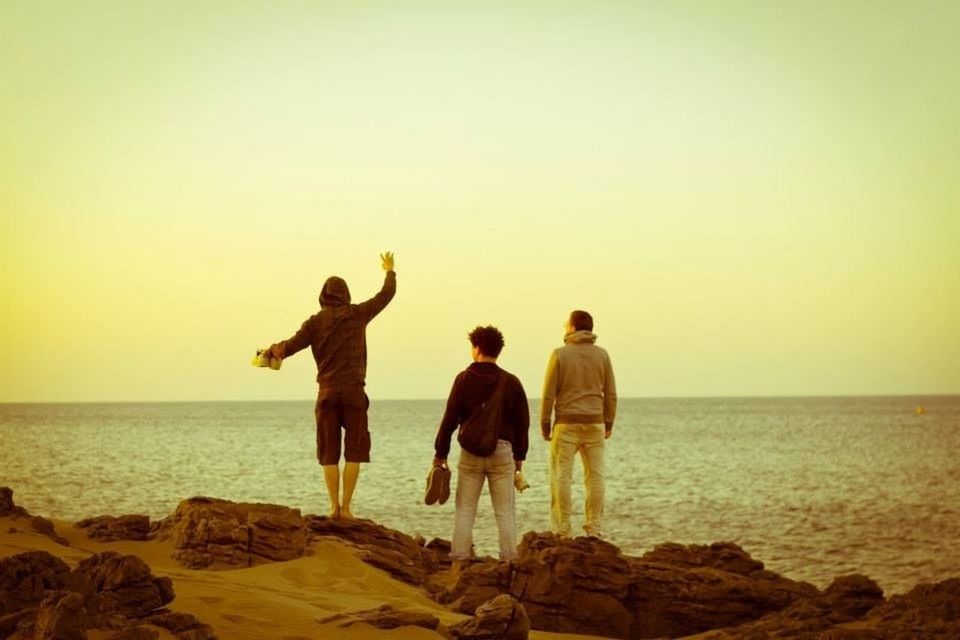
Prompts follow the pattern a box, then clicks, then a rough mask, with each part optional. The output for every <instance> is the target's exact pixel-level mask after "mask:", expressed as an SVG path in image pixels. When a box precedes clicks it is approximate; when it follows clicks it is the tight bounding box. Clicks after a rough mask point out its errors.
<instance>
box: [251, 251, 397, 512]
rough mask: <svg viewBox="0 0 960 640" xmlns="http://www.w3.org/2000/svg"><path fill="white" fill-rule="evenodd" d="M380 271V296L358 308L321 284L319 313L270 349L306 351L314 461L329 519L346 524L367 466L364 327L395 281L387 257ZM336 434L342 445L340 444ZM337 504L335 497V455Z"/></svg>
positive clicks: (331, 283) (339, 290) (339, 284)
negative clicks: (311, 376) (313, 385)
mask: <svg viewBox="0 0 960 640" xmlns="http://www.w3.org/2000/svg"><path fill="white" fill-rule="evenodd" d="M380 259H381V266H382V267H383V270H384V271H386V275H385V276H384V281H383V287H382V288H381V289H380V291H379V292H378V293H377V294H376V295H375V296H373V297H372V298H370V299H369V300H366V301H364V302H361V303H360V304H351V303H350V289H349V288H348V287H347V283H346V282H345V281H344V280H343V278H339V277H337V276H333V277H330V278H327V281H326V282H325V283H324V284H323V289H321V291H320V307H321V308H320V311H319V312H318V313H315V314H314V315H312V316H310V317H309V318H307V319H306V320H305V321H304V322H303V324H302V325H300V329H298V330H297V332H296V333H295V334H294V335H293V336H292V337H291V338H289V339H288V340H283V341H281V342H277V343H275V344H272V345H270V348H269V352H270V354H271V355H272V356H273V357H275V358H280V359H283V358H289V357H290V356H292V355H293V354H295V353H297V352H299V351H301V350H303V349H305V348H307V347H310V350H311V351H312V352H313V359H314V361H315V362H316V363H317V383H318V390H317V403H316V406H315V408H314V418H315V420H316V424H317V461H318V462H319V463H320V465H321V466H322V467H323V477H324V481H325V483H326V485H327V492H328V493H329V495H330V514H331V515H332V516H333V517H344V518H351V517H353V514H352V512H351V510H350V502H351V500H352V498H353V491H354V489H355V487H356V484H357V478H358V477H359V474H360V463H362V462H370V432H369V429H368V425H367V408H368V407H369V406H370V399H369V398H368V397H367V394H366V391H365V390H364V386H365V385H366V379H367V335H366V328H367V324H368V323H369V322H370V321H371V320H372V319H373V318H374V317H375V316H376V315H377V314H378V313H380V312H381V311H383V309H384V307H386V306H387V304H388V303H389V302H390V300H392V299H393V296H394V294H395V293H396V291H397V276H396V273H395V272H394V270H393V254H392V253H389V252H388V253H386V254H384V255H381V256H380ZM341 432H342V436H343V440H342V442H341ZM341 449H343V454H344V459H345V460H346V464H345V465H344V471H343V499H342V500H341V499H340V497H339V492H340V468H339V464H340V452H341Z"/></svg>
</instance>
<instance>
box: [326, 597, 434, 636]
mask: <svg viewBox="0 0 960 640" xmlns="http://www.w3.org/2000/svg"><path fill="white" fill-rule="evenodd" d="M318 622H319V623H320V624H329V623H333V622H335V623H337V626H338V627H341V628H344V627H350V626H353V625H355V624H359V623H361V622H362V623H365V624H369V625H370V626H373V627H376V628H378V629H396V628H397V627H408V626H413V627H423V628H425V629H430V630H431V631H435V630H436V629H437V627H439V626H440V619H439V618H438V617H437V616H434V615H431V614H429V613H422V612H419V611H410V610H408V609H395V608H394V607H393V606H391V605H389V604H385V605H383V606H381V607H378V608H376V609H368V610H365V611H351V612H349V613H339V614H336V615H333V616H328V617H326V618H322V619H321V620H318Z"/></svg>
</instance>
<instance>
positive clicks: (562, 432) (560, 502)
mask: <svg viewBox="0 0 960 640" xmlns="http://www.w3.org/2000/svg"><path fill="white" fill-rule="evenodd" d="M596 340H597V336H596V335H595V334H594V333H593V318H592V317H591V316H590V314H589V313H587V312H586V311H574V312H572V313H571V314H570V318H569V320H568V321H567V325H566V333H565V335H564V337H563V341H564V346H562V347H560V348H559V349H555V350H554V351H553V352H552V353H551V354H550V361H549V362H548V364H547V373H546V376H545V379H544V383H543V394H542V396H541V404H540V428H541V431H542V433H543V437H544V439H545V440H549V441H550V521H551V524H552V526H553V529H554V531H556V532H557V533H559V534H561V535H570V511H571V506H570V482H571V480H572V475H573V458H574V457H575V456H576V454H577V453H579V454H580V456H581V458H582V460H583V473H584V480H585V481H586V485H587V492H586V494H587V495H586V505H585V512H586V523H585V524H584V527H583V528H584V530H586V532H587V533H588V534H589V535H596V536H601V535H602V531H603V529H602V526H603V523H602V520H603V506H604V441H605V440H606V439H607V438H609V437H610V436H611V434H612V433H613V420H614V418H615V416H616V411H617V390H616V384H615V382H614V377H613V366H612V365H611V364H610V356H609V355H608V354H607V352H606V350H605V349H602V348H600V347H598V346H596V345H595V344H594V342H596ZM554 414H555V420H553V421H551V418H552V417H553V416H554Z"/></svg>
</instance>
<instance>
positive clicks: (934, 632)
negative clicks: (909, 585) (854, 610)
mask: <svg viewBox="0 0 960 640" xmlns="http://www.w3.org/2000/svg"><path fill="white" fill-rule="evenodd" d="M859 626H862V627H864V628H866V629H869V630H870V631H871V632H872V633H874V634H876V636H875V637H876V638H878V639H880V640H908V639H913V638H924V639H927V638H930V639H940V638H943V639H944V640H946V639H947V638H951V639H954V640H955V639H956V638H960V578H950V579H949V580H944V581H942V582H938V583H935V584H921V585H918V586H916V587H914V588H913V589H911V590H910V591H909V592H908V593H906V594H904V595H897V596H892V597H891V598H890V599H889V600H888V601H887V602H885V603H883V604H881V605H879V606H877V607H875V608H874V609H872V610H871V611H870V613H869V614H868V615H867V617H866V618H865V619H864V621H863V623H862V625H859Z"/></svg>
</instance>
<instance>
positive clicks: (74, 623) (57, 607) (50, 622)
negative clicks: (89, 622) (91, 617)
mask: <svg viewBox="0 0 960 640" xmlns="http://www.w3.org/2000/svg"><path fill="white" fill-rule="evenodd" d="M85 622H86V612H85V611H84V608H83V596H82V595H80V594H79V593H76V592H70V593H66V594H54V595H50V596H49V597H47V598H46V599H45V600H44V601H43V603H42V604H41V605H40V611H39V613H38V614H37V621H36V623H35V624H34V629H33V638H34V639H35V640H86V638H87V632H86V631H85V630H84V626H85Z"/></svg>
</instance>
